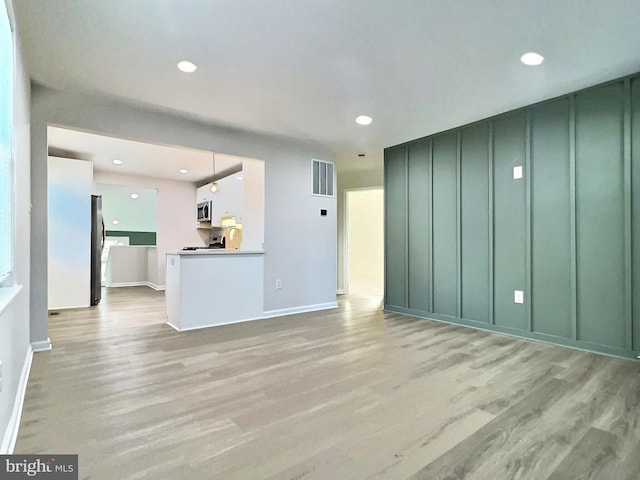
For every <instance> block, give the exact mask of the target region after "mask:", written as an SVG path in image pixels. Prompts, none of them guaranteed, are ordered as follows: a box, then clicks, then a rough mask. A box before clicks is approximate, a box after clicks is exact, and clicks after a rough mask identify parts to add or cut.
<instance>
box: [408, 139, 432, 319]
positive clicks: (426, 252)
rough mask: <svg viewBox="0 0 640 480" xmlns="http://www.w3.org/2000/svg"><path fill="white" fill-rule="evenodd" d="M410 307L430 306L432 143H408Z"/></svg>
mask: <svg viewBox="0 0 640 480" xmlns="http://www.w3.org/2000/svg"><path fill="white" fill-rule="evenodd" d="M408 148H409V160H408V162H409V164H408V169H409V179H408V180H409V207H408V208H409V232H408V235H409V242H408V243H409V245H408V247H409V263H408V266H407V268H408V273H409V308H411V309H414V310H421V311H424V312H427V311H429V310H430V309H431V286H430V282H429V280H430V278H429V277H430V268H431V267H430V261H431V254H430V243H429V242H430V240H429V230H430V219H429V197H430V196H431V188H430V184H431V182H430V165H429V149H430V142H429V141H428V140H423V141H420V142H416V143H412V144H410V145H409V147H408Z"/></svg>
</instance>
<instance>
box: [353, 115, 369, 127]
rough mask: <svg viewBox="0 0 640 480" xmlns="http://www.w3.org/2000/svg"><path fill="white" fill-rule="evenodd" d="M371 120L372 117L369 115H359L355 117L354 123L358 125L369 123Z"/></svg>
mask: <svg viewBox="0 0 640 480" xmlns="http://www.w3.org/2000/svg"><path fill="white" fill-rule="evenodd" d="M372 121H373V119H372V118H371V117H367V116H366V115H360V116H359V117H358V118H356V123H357V124H358V125H369V124H370V123H371V122H372Z"/></svg>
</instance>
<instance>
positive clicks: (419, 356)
mask: <svg viewBox="0 0 640 480" xmlns="http://www.w3.org/2000/svg"><path fill="white" fill-rule="evenodd" d="M339 304H340V307H339V308H338V309H336V310H329V311H323V312H317V313H307V314H301V315H292V316H288V317H280V318H274V319H267V320H260V321H255V322H249V323H243V324H237V325H229V326H222V327H215V328H210V329H205V330H199V331H192V332H184V333H178V332H176V331H174V330H173V329H172V328H170V327H169V326H167V325H165V324H164V323H163V322H164V295H163V293H162V292H155V291H153V290H151V289H149V288H146V287H133V288H119V289H109V291H108V292H107V293H106V295H105V298H104V299H103V302H102V303H101V305H100V306H99V307H97V308H92V309H79V310H73V311H64V312H61V314H60V315H59V316H56V317H51V318H50V324H49V325H50V332H49V333H50V337H51V340H52V343H53V350H52V351H51V352H45V353H38V354H36V355H35V356H34V360H33V366H32V370H31V377H30V381H29V385H28V388H27V394H26V400H25V406H24V413H23V416H22V422H21V426H20V433H19V437H18V442H17V445H16V453H77V454H79V462H80V478H81V479H92V480H94V479H109V480H113V479H154V480H157V479H181V480H190V479H221V480H264V479H266V480H319V479H322V480H333V479H335V480H359V479H377V480H382V479H388V480H403V479H428V480H436V479H475V480H480V479H483V480H484V479H487V480H503V479H509V480H510V479H531V480H543V479H553V480H566V479H603V480H611V479H615V480H624V479H627V480H637V479H640V364H639V363H635V362H632V361H627V360H621V359H615V358H610V357H605V356H600V355H596V354H592V353H587V352H581V351H576V350H569V349H563V348H561V347H555V346H549V345H543V344H539V343H533V342H528V341H524V340H519V339H512V338H508V337H504V336H499V335H496V334H491V333H487V332H480V331H476V330H472V329H467V328H463V327H458V326H453V325H447V324H443V323H437V322H432V321H428V320H422V319H416V318H411V317H407V316H403V315H399V314H392V313H389V314H384V313H383V312H381V310H380V308H381V305H380V300H379V299H378V298H370V297H369V298H368V297H355V296H353V297H350V296H344V297H341V298H339ZM213 314H215V309H212V311H211V312H203V315H213Z"/></svg>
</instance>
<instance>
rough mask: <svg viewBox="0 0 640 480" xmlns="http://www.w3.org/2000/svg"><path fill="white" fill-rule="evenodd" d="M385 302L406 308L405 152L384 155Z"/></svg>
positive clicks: (387, 152) (390, 152)
mask: <svg viewBox="0 0 640 480" xmlns="http://www.w3.org/2000/svg"><path fill="white" fill-rule="evenodd" d="M384 178H385V195H384V209H385V212H386V213H385V245H387V246H394V248H388V247H385V258H384V271H385V279H386V280H385V291H384V298H385V302H386V303H387V304H388V305H390V306H396V307H405V308H406V307H407V296H408V291H407V287H408V285H407V210H408V202H407V149H406V148H405V147H400V148H396V149H389V150H386V152H385V165H384Z"/></svg>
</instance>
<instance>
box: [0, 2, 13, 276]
mask: <svg viewBox="0 0 640 480" xmlns="http://www.w3.org/2000/svg"><path fill="white" fill-rule="evenodd" d="M12 263H13V38H12V34H11V25H10V23H9V16H8V13H7V10H6V5H5V3H4V2H3V1H0V285H1V284H2V283H3V282H5V281H6V280H7V279H8V278H9V276H10V275H11V269H12Z"/></svg>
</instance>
